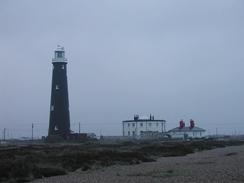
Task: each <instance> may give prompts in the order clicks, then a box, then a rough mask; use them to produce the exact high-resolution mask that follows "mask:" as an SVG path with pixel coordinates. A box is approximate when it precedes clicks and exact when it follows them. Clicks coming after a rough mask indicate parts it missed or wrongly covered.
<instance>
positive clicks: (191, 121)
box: [189, 119, 195, 129]
mask: <svg viewBox="0 0 244 183" xmlns="http://www.w3.org/2000/svg"><path fill="white" fill-rule="evenodd" d="M194 127H195V122H194V121H193V120H192V119H191V120H190V127H189V128H190V129H192V128H194Z"/></svg>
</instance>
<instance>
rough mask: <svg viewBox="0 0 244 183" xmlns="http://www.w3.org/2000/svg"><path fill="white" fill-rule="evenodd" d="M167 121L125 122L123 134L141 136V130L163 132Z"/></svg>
mask: <svg viewBox="0 0 244 183" xmlns="http://www.w3.org/2000/svg"><path fill="white" fill-rule="evenodd" d="M164 123H165V122H161V121H149V120H148V121H133V122H123V136H133V132H134V136H136V137H139V136H140V135H141V131H144V132H145V131H154V132H163V129H164V125H165V124H164Z"/></svg>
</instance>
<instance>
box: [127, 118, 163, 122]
mask: <svg viewBox="0 0 244 183" xmlns="http://www.w3.org/2000/svg"><path fill="white" fill-rule="evenodd" d="M145 121H148V122H166V121H165V120H163V119H151V120H150V119H138V120H125V121H123V122H134V123H136V122H145Z"/></svg>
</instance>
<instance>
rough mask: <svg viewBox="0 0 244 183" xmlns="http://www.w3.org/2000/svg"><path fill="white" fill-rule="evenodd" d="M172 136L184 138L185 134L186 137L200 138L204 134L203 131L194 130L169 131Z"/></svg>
mask: <svg viewBox="0 0 244 183" xmlns="http://www.w3.org/2000/svg"><path fill="white" fill-rule="evenodd" d="M169 134H170V135H171V137H172V138H184V134H187V137H190V138H201V137H204V136H205V132H194V131H189V132H170V133H169Z"/></svg>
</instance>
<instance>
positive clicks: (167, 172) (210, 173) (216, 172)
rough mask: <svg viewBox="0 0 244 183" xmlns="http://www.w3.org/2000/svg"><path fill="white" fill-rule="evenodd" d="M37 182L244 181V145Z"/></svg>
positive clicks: (205, 182)
mask: <svg viewBox="0 0 244 183" xmlns="http://www.w3.org/2000/svg"><path fill="white" fill-rule="evenodd" d="M33 182H35V183H53V182H54V183H55V182H58V183H78V182H82V183H83V182H84V183H159V182H160V183H161V182H167V183H168V182H169V183H170V182H177V183H179V182H204V183H207V182H221V183H222V182H226V183H229V182H244V146H234V147H226V148H219V149H214V150H210V151H203V152H197V153H194V154H189V155H187V156H184V157H165V158H160V159H158V160H157V162H151V163H142V164H139V165H128V166H127V165H126V166H111V167H107V168H103V169H98V170H90V171H87V172H82V171H76V172H73V173H70V174H68V175H64V176H57V177H51V178H45V179H41V180H36V181H33Z"/></svg>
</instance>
